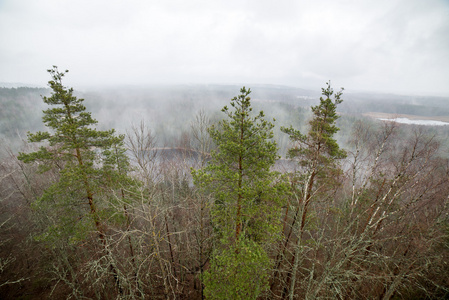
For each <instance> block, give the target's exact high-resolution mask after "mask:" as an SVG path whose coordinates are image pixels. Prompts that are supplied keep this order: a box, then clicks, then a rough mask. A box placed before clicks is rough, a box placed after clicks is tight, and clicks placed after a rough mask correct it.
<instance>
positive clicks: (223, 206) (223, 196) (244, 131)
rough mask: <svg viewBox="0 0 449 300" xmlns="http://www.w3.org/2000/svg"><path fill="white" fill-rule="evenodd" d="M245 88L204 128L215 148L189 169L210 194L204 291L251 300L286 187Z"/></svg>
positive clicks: (262, 279)
mask: <svg viewBox="0 0 449 300" xmlns="http://www.w3.org/2000/svg"><path fill="white" fill-rule="evenodd" d="M250 92H251V91H250V90H246V89H245V88H244V87H243V88H242V89H241V91H240V95H239V96H238V97H235V98H233V99H232V100H231V106H232V108H233V110H230V109H228V107H227V106H225V107H224V108H223V109H222V111H223V112H224V113H225V114H226V116H227V119H225V120H223V121H221V122H220V123H219V124H218V126H212V127H210V128H209V130H208V131H209V134H210V136H211V138H212V139H213V141H214V142H215V144H216V146H217V151H213V152H212V154H211V161H210V162H209V163H208V165H207V166H206V167H205V168H203V169H202V170H198V171H193V177H194V180H195V183H196V184H197V185H198V186H200V187H201V188H203V189H204V190H207V191H209V192H211V193H212V194H213V196H214V199H215V203H214V205H213V207H212V220H213V226H214V228H215V230H216V232H217V235H218V238H219V242H218V243H217V246H216V249H215V252H214V255H213V258H212V261H211V268H210V270H209V272H208V273H206V276H205V286H206V289H205V293H206V295H208V297H210V298H216V299H255V298H256V297H257V296H258V295H259V294H260V293H261V292H262V291H263V290H264V289H266V287H267V280H268V270H269V268H270V264H271V263H270V260H269V258H268V255H267V252H266V247H267V245H269V244H270V243H272V242H273V241H275V240H276V239H277V238H278V237H279V233H280V222H279V216H280V207H281V205H282V201H283V197H282V196H283V193H284V191H285V185H284V184H283V183H282V180H281V179H280V176H279V174H278V173H276V172H273V171H271V168H272V167H273V165H274V163H275V161H276V160H277V159H278V155H277V147H276V143H275V142H274V141H272V138H273V131H272V129H273V126H274V125H273V124H272V123H271V122H268V121H266V120H265V119H264V114H263V112H260V113H259V114H258V115H256V116H255V117H252V116H251V111H252V108H251V102H250V97H249V96H248V95H249V94H250Z"/></svg>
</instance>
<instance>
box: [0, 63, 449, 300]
mask: <svg viewBox="0 0 449 300" xmlns="http://www.w3.org/2000/svg"><path fill="white" fill-rule="evenodd" d="M49 73H50V76H51V80H50V81H49V89H37V88H1V89H0V118H1V119H0V122H1V123H0V135H1V136H0V139H1V140H2V149H1V150H0V151H1V153H0V201H1V202H0V207H1V210H0V298H2V299H442V298H449V281H448V276H447V274H449V264H448V263H449V160H448V158H449V126H435V127H430V126H418V125H402V124H399V123H395V122H381V121H379V120H375V119H373V118H369V117H364V116H363V114H364V113H371V112H378V113H390V114H403V115H415V116H422V117H438V118H440V119H441V118H443V120H444V118H448V117H449V109H448V105H447V103H448V102H447V100H448V99H445V98H438V97H412V98H413V99H411V98H410V97H405V96H397V95H374V96H373V95H367V94H366V95H365V94H356V93H346V92H345V91H344V90H343V89H341V90H334V89H333V87H332V86H331V83H330V82H328V83H326V84H325V86H324V87H323V88H322V90H321V92H320V91H309V90H300V89H294V88H288V87H277V86H256V87H253V89H254V91H252V90H251V89H248V88H245V87H243V88H236V87H234V86H203V87H200V88H199V87H197V86H178V87H154V88H148V89H144V88H140V89H132V88H129V89H120V90H113V89H110V90H107V91H101V92H100V91H85V92H75V91H74V90H73V89H72V88H67V87H65V86H64V84H63V79H64V76H65V75H66V72H61V71H59V70H58V69H57V68H56V67H54V68H53V69H51V70H49ZM239 91H240V92H239ZM40 95H42V97H41V96H40ZM84 98H85V99H86V100H84ZM164 98H168V99H164ZM42 100H43V101H42ZM164 100H165V101H164ZM41 111H43V113H40V112H41ZM38 112H39V113H38ZM97 120H98V121H97ZM112 128H115V130H114V129H112ZM26 131H29V133H28V134H27V136H25V134H24V132H26Z"/></svg>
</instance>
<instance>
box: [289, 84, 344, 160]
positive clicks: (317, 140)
mask: <svg viewBox="0 0 449 300" xmlns="http://www.w3.org/2000/svg"><path fill="white" fill-rule="evenodd" d="M342 90H343V89H342ZM322 94H323V96H325V98H323V97H320V104H319V105H317V106H312V112H313V116H312V120H311V121H310V122H309V125H310V128H309V132H308V134H307V135H303V134H301V132H300V131H299V130H296V129H294V128H293V127H290V128H285V127H283V128H282V131H283V132H284V133H287V134H288V135H289V136H290V139H291V140H292V142H294V143H296V144H295V147H293V148H292V149H290V150H289V157H290V158H295V157H303V158H304V159H303V160H302V163H303V164H305V165H309V166H310V164H311V163H312V162H313V161H314V160H315V161H317V162H320V163H323V164H329V163H331V162H332V161H333V160H334V159H341V158H344V157H346V153H345V151H344V150H342V149H340V147H339V145H338V143H337V141H336V140H335V139H334V137H333V136H334V135H335V134H336V133H337V132H338V131H339V128H338V127H337V126H336V125H335V122H336V120H337V119H338V118H339V116H338V114H337V112H336V109H337V105H338V104H340V103H342V102H343V100H342V99H341V95H342V91H340V92H337V93H335V94H334V91H333V89H332V88H331V86H330V83H327V88H322ZM332 95H333V96H334V99H333V100H332V99H331V97H332Z"/></svg>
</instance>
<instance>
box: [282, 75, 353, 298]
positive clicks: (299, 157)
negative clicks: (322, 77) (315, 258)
mask: <svg viewBox="0 0 449 300" xmlns="http://www.w3.org/2000/svg"><path fill="white" fill-rule="evenodd" d="M321 90H322V95H323V96H325V97H324V98H323V97H320V104H319V105H317V106H312V113H313V117H312V119H311V120H310V122H309V132H308V133H307V135H303V134H302V133H301V132H300V131H299V130H296V129H294V128H293V127H290V128H285V127H283V128H281V130H282V131H283V132H284V133H287V134H288V135H289V136H290V140H291V141H292V142H293V144H294V146H293V147H292V148H291V149H289V151H288V156H289V157H290V158H291V159H293V160H295V161H297V162H298V164H299V165H300V166H301V167H302V168H301V171H300V172H299V173H298V174H296V176H295V177H296V178H295V179H294V180H293V181H294V182H298V183H299V185H298V186H295V184H293V185H292V186H293V188H294V189H297V188H299V194H300V197H299V198H300V199H301V200H300V203H299V204H298V206H297V210H296V213H295V215H294V218H293V222H292V225H291V228H292V229H291V230H293V228H295V226H296V229H297V234H298V240H297V245H296V247H295V252H294V255H293V259H292V263H293V268H292V272H291V275H289V277H288V280H287V285H288V282H289V280H291V286H290V291H289V298H290V299H293V295H294V284H295V278H296V272H297V269H298V263H299V251H300V244H301V241H302V236H303V233H304V227H305V224H306V218H307V212H308V209H309V206H310V203H311V200H312V194H313V191H314V188H315V186H316V182H317V180H318V179H323V180H326V179H330V178H334V176H336V175H337V174H338V173H339V167H338V166H337V164H336V163H337V160H338V159H342V158H345V157H346V152H345V151H344V150H342V149H340V147H339V145H338V143H337V141H336V140H335V139H334V134H335V133H337V132H338V131H339V128H338V127H337V126H336V124H335V122H336V120H337V119H338V118H339V116H338V114H337V112H336V110H337V105H338V104H340V103H342V102H343V100H342V99H341V95H342V93H343V89H342V90H341V91H339V92H337V93H335V94H334V90H333V89H332V88H331V85H330V82H328V83H327V87H326V88H322V89H321ZM332 96H333V99H331V97H332ZM298 217H299V220H298ZM297 220H298V222H297ZM291 232H292V231H290V233H289V234H287V242H286V243H285V244H287V243H288V239H289V238H290V236H291ZM284 250H285V249H284ZM284 250H281V251H284ZM290 276H291V277H290Z"/></svg>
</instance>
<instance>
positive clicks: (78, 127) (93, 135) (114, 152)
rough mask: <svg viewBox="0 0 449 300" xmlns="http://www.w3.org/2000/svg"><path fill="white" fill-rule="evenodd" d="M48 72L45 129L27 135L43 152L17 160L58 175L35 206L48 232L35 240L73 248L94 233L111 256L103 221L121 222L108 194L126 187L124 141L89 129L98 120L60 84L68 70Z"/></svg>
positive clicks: (110, 264)
mask: <svg viewBox="0 0 449 300" xmlns="http://www.w3.org/2000/svg"><path fill="white" fill-rule="evenodd" d="M48 72H49V73H50V75H51V77H52V80H50V81H49V86H50V88H51V89H52V93H51V96H50V97H43V101H44V102H45V103H46V104H48V105H50V106H52V107H51V108H49V109H47V110H45V111H44V116H43V122H44V124H45V126H46V127H47V128H48V129H49V130H48V131H46V132H37V133H28V140H29V141H30V142H35V143H40V144H41V147H40V148H39V150H38V151H36V152H32V153H20V154H19V157H18V158H19V160H21V161H23V162H25V163H36V164H38V165H39V169H40V171H41V172H46V171H48V170H50V169H57V170H59V180H57V181H56V182H54V184H53V185H52V186H50V187H49V188H48V189H46V190H45V192H44V194H43V195H42V197H40V199H39V200H38V201H36V202H35V203H34V204H33V205H34V207H35V208H36V209H44V210H46V213H47V214H46V215H47V229H46V231H45V232H44V233H43V234H42V235H41V236H39V237H38V239H40V240H44V241H47V242H49V243H50V244H56V243H60V242H62V241H66V243H68V244H77V243H78V242H79V241H82V240H84V239H86V238H87V237H88V236H89V233H90V232H92V231H96V232H97V234H98V241H99V245H100V247H101V248H102V249H103V250H102V251H103V255H106V257H109V256H110V252H109V250H108V245H107V240H106V236H105V234H106V220H107V221H109V222H111V220H112V221H113V220H114V217H116V218H117V217H118V219H123V218H124V214H117V211H116V208H117V205H116V204H117V203H112V202H111V201H114V200H117V197H114V196H113V193H112V190H120V185H121V184H123V182H126V181H128V182H129V179H128V178H127V176H126V172H127V169H128V160H127V157H126V155H125V153H124V151H125V150H124V147H123V138H124V136H116V135H115V134H114V130H108V131H99V130H96V129H95V128H93V126H94V125H95V124H97V121H96V120H94V119H93V118H92V116H91V113H90V112H87V111H86V107H85V106H84V104H83V102H84V99H81V98H77V97H75V96H74V95H73V88H66V87H64V86H63V84H62V79H63V77H64V76H65V74H66V73H67V72H68V71H67V70H66V71H65V72H60V71H59V70H58V68H57V67H56V66H53V69H50V70H48ZM122 198H123V199H124V198H125V195H124V193H123V190H122ZM111 204H114V205H111ZM124 209H125V214H126V207H124ZM109 267H110V270H111V272H112V274H113V276H114V279H115V284H116V286H117V287H118V290H119V292H120V293H121V287H120V282H119V279H118V275H117V270H116V267H115V266H114V265H113V263H112V262H111V263H109Z"/></svg>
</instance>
